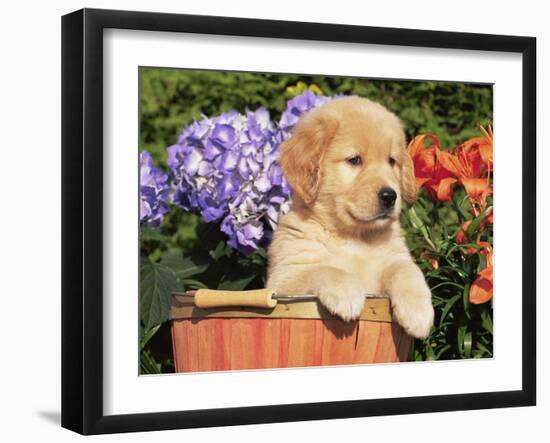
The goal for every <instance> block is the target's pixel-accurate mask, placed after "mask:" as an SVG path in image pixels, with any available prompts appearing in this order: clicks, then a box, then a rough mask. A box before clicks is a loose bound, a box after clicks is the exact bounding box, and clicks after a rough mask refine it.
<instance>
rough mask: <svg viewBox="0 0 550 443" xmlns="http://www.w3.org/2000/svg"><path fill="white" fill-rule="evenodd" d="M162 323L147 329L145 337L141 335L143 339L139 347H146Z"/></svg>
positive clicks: (141, 348)
mask: <svg viewBox="0 0 550 443" xmlns="http://www.w3.org/2000/svg"><path fill="white" fill-rule="evenodd" d="M159 328H160V325H157V326H153V327H152V328H151V329H147V330H146V331H145V333H144V334H143V337H141V341H140V344H139V349H140V350H142V351H143V348H145V345H147V343H148V342H149V340H151V339H152V338H153V336H154V335H155V334H156V333H157V331H158V330H159Z"/></svg>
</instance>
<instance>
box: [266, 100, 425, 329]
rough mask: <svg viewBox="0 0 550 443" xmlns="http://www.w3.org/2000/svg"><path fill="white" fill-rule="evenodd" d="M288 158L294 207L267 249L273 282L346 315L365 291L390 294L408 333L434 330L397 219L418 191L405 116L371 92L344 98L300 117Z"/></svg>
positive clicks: (351, 315)
mask: <svg viewBox="0 0 550 443" xmlns="http://www.w3.org/2000/svg"><path fill="white" fill-rule="evenodd" d="M280 163H281V166H282V169H283V171H284V174H285V176H286V178H287V180H288V181H289V183H290V185H291V187H292V190H293V194H292V206H291V210H290V212H289V213H288V214H286V215H284V216H283V217H281V219H280V222H279V226H278V228H277V230H276V231H275V233H274V237H273V241H272V243H271V245H270V247H269V250H268V262H269V268H268V281H267V287H268V288H271V289H274V290H276V291H277V292H279V293H284V294H300V293H313V294H316V295H318V296H319V299H320V301H321V303H322V304H323V305H324V306H325V307H326V308H327V309H328V310H329V311H330V312H331V313H333V314H335V315H337V316H339V317H341V318H342V319H343V320H345V321H351V320H354V319H357V318H358V317H359V316H360V314H361V311H362V309H363V307H364V303H365V295H366V294H367V293H386V294H388V295H389V297H390V300H391V304H392V309H393V315H394V317H395V319H396V320H397V321H398V323H399V324H400V325H401V326H402V327H403V328H404V329H405V330H406V331H407V333H408V334H410V335H412V336H414V337H421V338H423V337H426V336H428V334H429V332H430V328H431V326H432V324H433V318H434V310H433V307H432V302H431V293H430V290H429V288H428V286H427V284H426V281H425V279H424V276H423V275H422V272H421V271H420V269H419V268H418V266H417V265H416V264H415V263H414V262H413V260H412V258H411V256H410V253H409V251H408V249H407V247H406V245H405V241H404V238H403V236H402V234H401V228H400V225H399V213H400V211H401V202H402V200H404V201H406V202H413V201H414V199H415V197H416V191H417V189H416V183H415V177H414V170H413V164H412V161H411V159H410V157H409V155H408V153H407V151H406V147H405V134H404V132H403V129H402V126H401V123H400V121H399V119H398V118H397V117H396V116H395V115H394V114H392V113H391V112H390V111H388V110H387V109H386V108H384V107H383V106H381V105H380V104H377V103H374V102H371V101H370V100H367V99H365V98H359V97H343V98H336V99H334V100H332V101H331V102H329V103H327V104H325V105H323V106H321V107H319V108H316V109H313V110H311V111H310V112H308V113H307V114H306V115H305V116H304V117H302V118H301V119H300V121H299V122H298V124H297V125H296V127H295V128H294V131H293V133H292V136H291V137H290V138H289V139H288V140H287V141H286V142H285V143H283V145H282V147H281V157H280Z"/></svg>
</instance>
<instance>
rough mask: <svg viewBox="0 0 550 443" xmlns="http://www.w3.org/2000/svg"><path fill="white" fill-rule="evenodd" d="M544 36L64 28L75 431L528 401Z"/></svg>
mask: <svg viewBox="0 0 550 443" xmlns="http://www.w3.org/2000/svg"><path fill="white" fill-rule="evenodd" d="M535 59H536V40H535V38H532V37H516V36H498V35H484V34H465V33H452V32H439V31H423V30H410V29H389V28H374V27H359V26H347V25H336V24H319V23H299V22H280V21H270V20H255V19H254V20H253V19H243V18H230V17H208V16H190V15H176V14H159V13H148V12H126V11H109V10H95V9H94V10H91V9H84V10H80V11H76V12H74V13H71V14H68V15H66V16H64V17H63V20H62V144H63V146H62V162H63V164H62V173H63V178H62V180H63V181H62V187H63V195H62V197H63V209H62V219H63V226H62V242H63V244H62V254H63V263H62V270H63V275H62V284H63V291H62V426H64V427H66V428H68V429H72V430H74V431H76V432H79V433H82V434H101V433H114V432H130V431H147V430H160V429H176V428H190V427H209V426H227V425H237V424H252V423H273V422H284V421H299V420H319V419H329V418H346V417H360V416H376V415H389V414H411V413H420V412H433V411H453V410H465V409H483V408H499V407H516V406H529V405H535V403H536V354H535V349H536V341H535V340H536V337H535V330H536V325H535V320H536V316H535V299H536V297H535V296H536V287H535V281H536V276H535V258H536V207H535V202H536V198H535V195H536V177H535V166H536V163H535V162H536V153H535V131H536V118H535V117H536V101H535V99H536V94H535V73H536V69H535Z"/></svg>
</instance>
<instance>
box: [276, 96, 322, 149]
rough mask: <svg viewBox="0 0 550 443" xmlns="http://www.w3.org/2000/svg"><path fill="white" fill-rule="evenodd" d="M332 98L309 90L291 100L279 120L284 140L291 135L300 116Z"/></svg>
mask: <svg viewBox="0 0 550 443" xmlns="http://www.w3.org/2000/svg"><path fill="white" fill-rule="evenodd" d="M330 100H332V97H326V96H324V95H317V94H315V93H314V92H312V91H310V90H307V91H305V92H304V93H302V94H300V95H298V96H296V97H294V98H293V99H291V100H289V101H288V102H287V105H286V110H285V112H283V114H282V116H281V120H280V121H279V128H280V130H281V135H282V138H283V140H286V139H287V138H288V137H290V134H291V132H292V129H293V128H294V126H295V125H296V123H297V122H298V120H299V118H300V117H301V116H302V115H303V114H305V113H306V112H307V111H309V110H310V109H313V108H316V107H318V106H321V105H324V104H325V103H327V102H329V101H330Z"/></svg>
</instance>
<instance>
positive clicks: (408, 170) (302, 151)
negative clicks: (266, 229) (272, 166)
mask: <svg viewBox="0 0 550 443" xmlns="http://www.w3.org/2000/svg"><path fill="white" fill-rule="evenodd" d="M280 163H281V167H282V168H283V171H284V173H285V176H286V178H287V180H288V181H289V183H290V185H291V187H292V189H293V199H294V200H295V201H297V202H299V203H302V204H303V205H305V206H307V207H308V208H310V210H311V211H312V213H313V214H314V215H316V216H317V217H318V218H320V219H321V220H323V221H324V223H329V224H331V225H332V227H334V228H336V229H339V230H347V231H350V230H351V231H355V232H357V231H363V230H372V229H380V228H384V227H387V226H389V225H390V223H391V222H392V221H393V220H397V219H398V217H399V212H400V211H401V202H402V201H403V200H405V201H407V202H413V201H414V199H415V198H416V182H415V177H414V170H413V164H412V160H411V158H410V157H409V155H408V153H407V150H406V149H405V134H404V132H403V128H402V126H401V123H400V121H399V119H398V118H397V117H396V116H395V115H394V114H392V113H391V112H390V111H388V110H387V109H386V108H384V107H383V106H381V105H379V104H377V103H373V102H371V101H370V100H367V99H365V98H359V97H345V98H336V99H334V100H332V101H331V102H329V103H327V104H325V105H323V106H321V107H319V108H316V109H314V110H312V111H310V112H308V114H306V115H305V116H304V117H303V118H302V119H301V120H300V121H299V122H298V124H297V125H296V127H295V128H294V132H293V134H292V136H291V137H290V138H289V139H288V140H287V141H286V142H285V143H283V145H282V147H281V157H280Z"/></svg>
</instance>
